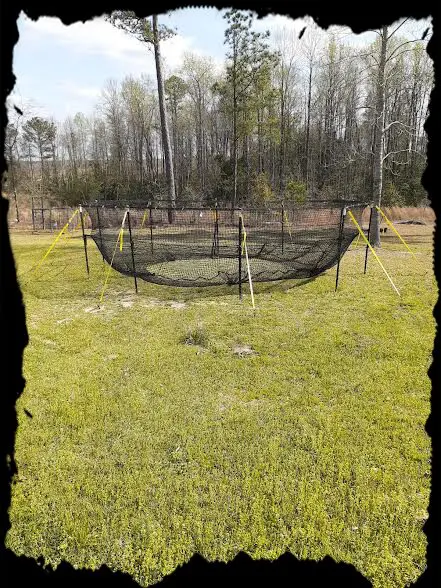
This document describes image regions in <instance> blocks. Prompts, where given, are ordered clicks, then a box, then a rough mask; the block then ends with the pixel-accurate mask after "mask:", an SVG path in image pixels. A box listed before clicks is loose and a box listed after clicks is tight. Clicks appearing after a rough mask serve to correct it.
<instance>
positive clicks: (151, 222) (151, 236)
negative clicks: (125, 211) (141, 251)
mask: <svg viewBox="0 0 441 588" xmlns="http://www.w3.org/2000/svg"><path fill="white" fill-rule="evenodd" d="M149 222H150V247H151V250H152V255H153V216H152V205H151V204H149Z"/></svg>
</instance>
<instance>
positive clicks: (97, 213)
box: [96, 204, 104, 262]
mask: <svg viewBox="0 0 441 588" xmlns="http://www.w3.org/2000/svg"><path fill="white" fill-rule="evenodd" d="M96 220H97V224H98V233H99V236H100V245H101V255H102V257H103V262H104V253H103V234H102V233H101V219H100V211H99V206H98V204H97V205H96Z"/></svg>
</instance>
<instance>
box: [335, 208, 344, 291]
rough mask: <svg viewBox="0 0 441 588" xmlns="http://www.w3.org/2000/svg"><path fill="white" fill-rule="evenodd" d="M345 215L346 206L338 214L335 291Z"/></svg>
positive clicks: (338, 273)
mask: <svg viewBox="0 0 441 588" xmlns="http://www.w3.org/2000/svg"><path fill="white" fill-rule="evenodd" d="M345 217H346V207H345V208H342V210H341V215H340V230H339V234H338V261H337V275H336V277H335V291H336V292H337V288H338V278H339V275H340V258H341V247H342V243H343V227H344V224H345Z"/></svg>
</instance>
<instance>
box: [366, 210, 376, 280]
mask: <svg viewBox="0 0 441 588" xmlns="http://www.w3.org/2000/svg"><path fill="white" fill-rule="evenodd" d="M373 210H374V207H373V206H371V214H370V216H369V227H368V234H367V240H368V241H369V242H370V239H371V222H372V212H373ZM368 253H369V245H366V253H365V255H364V273H366V270H367V260H368Z"/></svg>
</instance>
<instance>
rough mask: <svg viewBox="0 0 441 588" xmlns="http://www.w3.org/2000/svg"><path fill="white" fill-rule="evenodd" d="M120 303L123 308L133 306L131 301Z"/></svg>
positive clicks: (121, 301)
mask: <svg viewBox="0 0 441 588" xmlns="http://www.w3.org/2000/svg"><path fill="white" fill-rule="evenodd" d="M120 303H121V306H123V307H124V308H130V307H132V306H133V300H120Z"/></svg>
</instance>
